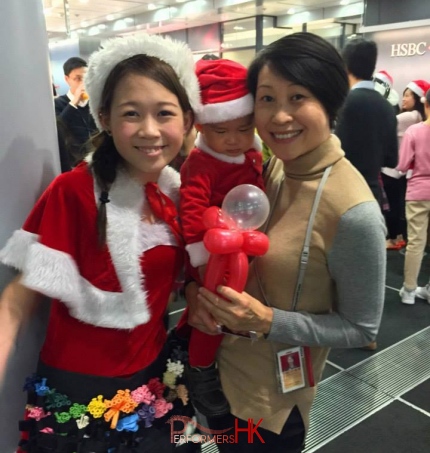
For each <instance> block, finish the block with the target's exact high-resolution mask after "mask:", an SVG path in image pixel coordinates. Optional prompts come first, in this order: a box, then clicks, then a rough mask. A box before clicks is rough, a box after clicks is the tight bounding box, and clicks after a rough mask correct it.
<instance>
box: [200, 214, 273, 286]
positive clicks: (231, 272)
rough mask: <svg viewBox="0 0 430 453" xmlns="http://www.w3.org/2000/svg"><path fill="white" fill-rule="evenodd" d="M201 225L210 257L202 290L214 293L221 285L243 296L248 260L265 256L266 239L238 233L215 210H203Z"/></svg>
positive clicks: (248, 232) (257, 232)
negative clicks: (204, 230) (203, 228)
mask: <svg viewBox="0 0 430 453" xmlns="http://www.w3.org/2000/svg"><path fill="white" fill-rule="evenodd" d="M203 225H204V226H205V227H206V229H207V231H206V233H205V235H204V238H203V243H204V246H205V248H206V250H207V251H208V252H209V253H210V257H209V261H208V264H207V266H206V272H205V277H204V282H203V285H204V287H205V288H207V289H208V290H209V291H212V292H216V288H217V286H218V285H224V286H229V287H230V288H233V289H234V290H236V291H238V292H242V291H243V290H244V288H245V285H246V280H247V278H248V268H249V265H248V256H261V255H264V254H265V253H266V252H267V250H268V249H269V238H268V237H267V236H266V235H265V234H264V233H261V232H260V231H252V230H246V231H242V230H240V229H238V228H237V226H236V225H235V223H234V222H233V221H232V220H231V219H229V218H227V217H226V216H225V215H224V213H223V211H222V209H221V208H218V207H217V206H211V207H210V208H208V209H207V210H206V212H205V213H204V215H203Z"/></svg>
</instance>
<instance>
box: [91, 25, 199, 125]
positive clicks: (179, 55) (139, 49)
mask: <svg viewBox="0 0 430 453" xmlns="http://www.w3.org/2000/svg"><path fill="white" fill-rule="evenodd" d="M135 55H148V56H150V57H156V58H158V59H159V60H162V61H164V62H165V63H167V64H169V65H170V66H171V67H172V68H173V70H174V71H175V73H176V75H177V76H178V79H179V81H180V83H181V85H182V86H183V87H184V89H185V91H186V93H187V96H188V99H189V101H190V104H191V107H192V108H193V110H194V113H198V111H199V109H200V106H201V104H200V92H199V84H198V81H197V77H196V75H195V73H194V58H193V54H192V53H191V49H190V48H189V47H188V46H187V45H186V44H185V43H183V42H180V41H174V40H172V39H171V38H169V37H161V36H157V35H148V34H142V35H137V36H130V37H124V38H119V37H118V38H112V39H109V40H107V41H105V42H103V44H102V48H101V49H100V50H98V51H97V52H94V53H93V54H91V56H90V59H89V62H88V71H87V73H86V74H85V79H84V84H85V89H86V91H87V93H88V95H89V98H90V99H89V104H90V111H91V114H92V115H93V118H94V121H95V122H96V125H97V127H98V128H99V129H100V130H103V127H102V125H101V123H100V119H99V113H100V107H101V100H102V92H103V88H104V85H105V83H106V80H107V78H108V76H109V74H110V73H111V71H112V69H113V68H114V67H115V66H116V65H117V64H118V63H120V62H121V61H123V60H126V59H128V58H131V57H133V56H135Z"/></svg>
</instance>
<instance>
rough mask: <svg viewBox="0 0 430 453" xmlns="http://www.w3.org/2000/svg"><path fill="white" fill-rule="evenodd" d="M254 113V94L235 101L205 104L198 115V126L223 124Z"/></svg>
mask: <svg viewBox="0 0 430 453" xmlns="http://www.w3.org/2000/svg"><path fill="white" fill-rule="evenodd" d="M253 111H254V98H253V96H252V94H250V93H248V94H247V95H245V96H243V97H241V98H239V99H233V100H232V101H227V102H218V103H216V104H203V105H202V106H201V108H200V111H199V112H198V113H197V115H196V123H197V124H211V123H223V122H224V121H231V120H235V119H237V118H242V117H243V116H246V115H249V114H251V113H252V112H253Z"/></svg>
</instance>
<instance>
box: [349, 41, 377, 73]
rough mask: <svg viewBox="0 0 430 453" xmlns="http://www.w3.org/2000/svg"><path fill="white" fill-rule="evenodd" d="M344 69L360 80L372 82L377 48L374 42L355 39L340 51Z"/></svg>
mask: <svg viewBox="0 0 430 453" xmlns="http://www.w3.org/2000/svg"><path fill="white" fill-rule="evenodd" d="M342 57H343V59H344V61H345V65H346V69H347V70H348V72H349V73H351V74H352V75H353V76H354V77H356V78H357V79H361V80H372V77H373V73H374V72H375V67H376V59H377V57H378V48H377V46H376V43H375V41H369V40H367V39H364V38H355V39H353V40H352V41H350V42H349V43H348V44H347V45H346V46H345V47H344V49H343V50H342Z"/></svg>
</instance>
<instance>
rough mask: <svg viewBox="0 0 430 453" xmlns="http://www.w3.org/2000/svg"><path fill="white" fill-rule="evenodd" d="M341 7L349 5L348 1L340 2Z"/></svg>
mask: <svg viewBox="0 0 430 453" xmlns="http://www.w3.org/2000/svg"><path fill="white" fill-rule="evenodd" d="M340 4H341V5H349V0H340Z"/></svg>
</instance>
